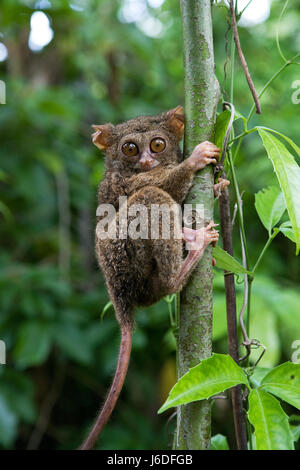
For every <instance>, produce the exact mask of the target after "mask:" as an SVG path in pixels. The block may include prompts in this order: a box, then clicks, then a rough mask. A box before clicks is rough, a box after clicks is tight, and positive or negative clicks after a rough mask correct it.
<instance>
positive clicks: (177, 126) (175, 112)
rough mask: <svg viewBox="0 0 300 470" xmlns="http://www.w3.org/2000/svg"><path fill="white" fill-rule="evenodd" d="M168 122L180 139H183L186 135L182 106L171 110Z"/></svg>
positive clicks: (167, 117) (167, 115) (167, 118)
mask: <svg viewBox="0 0 300 470" xmlns="http://www.w3.org/2000/svg"><path fill="white" fill-rule="evenodd" d="M166 120H167V121H168V124H169V125H170V126H171V128H172V129H173V131H174V133H175V134H176V135H177V137H178V139H179V140H180V139H182V137H183V133H184V109H183V107H182V106H177V108H174V109H171V110H170V111H168V112H167V114H166Z"/></svg>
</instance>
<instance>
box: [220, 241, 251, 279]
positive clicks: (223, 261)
mask: <svg viewBox="0 0 300 470" xmlns="http://www.w3.org/2000/svg"><path fill="white" fill-rule="evenodd" d="M213 257H214V258H215V259H216V262H217V268H221V269H225V270H226V271H230V272H232V273H235V274H247V273H248V274H250V272H249V271H247V270H246V269H245V268H244V267H243V266H242V265H241V264H240V263H239V262H238V261H237V260H236V259H234V258H233V257H232V256H230V255H229V254H228V253H227V252H226V251H224V250H223V249H222V248H221V247H220V246H216V247H215V248H213Z"/></svg>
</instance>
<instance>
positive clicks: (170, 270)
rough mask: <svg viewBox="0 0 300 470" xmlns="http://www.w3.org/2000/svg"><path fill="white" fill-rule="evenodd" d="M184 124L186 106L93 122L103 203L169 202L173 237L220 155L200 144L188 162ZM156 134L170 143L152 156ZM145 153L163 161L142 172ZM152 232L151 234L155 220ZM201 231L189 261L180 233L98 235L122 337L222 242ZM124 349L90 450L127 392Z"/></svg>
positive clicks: (99, 255)
mask: <svg viewBox="0 0 300 470" xmlns="http://www.w3.org/2000/svg"><path fill="white" fill-rule="evenodd" d="M183 121H184V119H183V109H182V108H181V107H177V108H176V109H174V110H171V111H169V112H167V113H163V114H161V115H158V116H140V117H138V118H136V119H132V120H130V121H127V122H124V123H122V124H118V125H116V126H113V125H112V124H106V125H103V126H94V128H95V130H96V132H95V134H93V142H94V143H95V145H97V146H98V147H99V148H100V149H105V153H106V168H107V169H106V173H105V177H104V179H103V181H102V182H101V183H100V185H99V190H98V203H99V204H103V203H110V204H113V206H114V207H115V208H116V209H117V210H118V209H119V200H118V199H119V196H128V207H130V206H131V205H132V204H143V205H145V206H146V207H147V209H149V211H150V206H151V204H159V205H163V204H166V205H168V206H169V207H173V208H175V215H174V217H172V218H171V230H170V232H171V234H174V230H173V228H174V224H178V223H180V221H179V218H178V216H177V214H176V212H178V209H179V205H180V204H182V202H183V201H184V199H185V197H186V195H187V192H188V190H189V188H190V187H191V185H192V181H193V176H194V174H195V172H196V171H197V170H199V169H201V168H203V167H204V166H206V165H207V164H209V163H215V162H216V160H215V158H214V156H217V155H218V154H219V150H218V149H217V150H216V148H213V147H215V146H213V144H210V143H208V142H205V143H203V144H201V145H200V146H197V147H196V148H195V150H194V152H193V154H192V156H191V157H189V158H188V159H187V160H185V161H182V154H181V151H180V146H179V141H180V139H181V137H182V135H183ZM157 137H159V138H162V139H164V140H165V142H166V148H165V150H164V151H163V152H161V153H160V154H159V153H155V154H154V152H153V153H152V152H151V149H150V142H151V141H152V139H154V138H157ZM125 142H134V143H135V144H136V145H137V146H138V148H139V155H138V156H137V157H136V158H132V157H126V155H124V153H123V152H122V145H123V144H124V143H125ZM198 147H199V148H198ZM142 154H143V155H146V154H147V158H148V157H149V158H150V159H151V158H153V159H155V161H156V163H157V162H159V164H157V166H155V167H153V168H152V169H150V170H148V171H143V169H142V168H139V167H137V162H138V161H140V160H141V156H140V155H142ZM118 220H119V214H118V213H117V222H118ZM117 225H118V224H117ZM211 229H212V231H211ZM148 230H149V233H150V230H151V224H150V222H149V226H148ZM203 234H204V235H205V236H204V243H203V244H202V245H201V246H200V245H199V248H196V249H195V250H194V251H192V252H191V253H190V254H189V255H188V257H187V258H186V259H185V260H184V259H183V241H182V240H181V239H178V238H175V237H174V236H171V238H170V239H163V238H159V239H151V238H149V239H147V240H143V239H138V240H132V239H130V238H127V239H125V240H123V239H119V238H117V239H105V240H100V239H97V237H96V253H97V258H98V261H99V265H100V267H101V269H102V271H103V274H104V277H105V281H106V285H107V289H108V292H109V295H110V298H111V300H112V302H113V305H114V308H115V313H116V317H117V319H118V321H119V323H120V326H121V331H122V338H124V335H125V336H126V335H127V333H128V329H129V330H130V331H132V327H133V312H134V308H135V307H136V306H140V305H151V304H153V303H154V302H157V301H158V300H160V299H161V298H162V297H163V296H165V295H167V294H170V293H173V292H176V291H178V290H180V289H181V288H182V286H183V285H184V283H185V282H186V280H187V278H188V276H189V274H190V272H191V270H192V269H193V267H194V266H195V264H196V262H197V261H198V260H199V258H200V256H201V255H202V253H203V251H204V249H205V247H206V246H207V244H208V243H210V242H212V241H215V240H216V236H217V235H216V231H215V230H213V225H210V226H209V228H208V229H207V230H206V229H204V232H203ZM124 332H125V333H124ZM122 341H123V340H122ZM122 348H123V350H122V351H123V355H124V358H125V359H123V358H122V357H121V356H122V355H121V354H120V356H119V363H118V369H117V375H118V377H119V376H120V377H121V376H122V378H121V379H119V380H117V375H116V376H115V379H114V382H113V386H112V388H111V391H110V394H109V396H108V399H107V401H106V403H105V405H104V407H103V410H102V412H101V413H100V415H99V417H98V419H97V422H96V424H95V426H94V428H93V430H92V432H91V434H90V436H89V438H88V439H87V441H86V442H85V444H84V445H83V447H82V448H83V449H89V448H91V447H92V445H93V444H94V442H95V440H96V438H97V436H98V435H99V433H100V432H101V430H102V429H103V426H104V424H105V423H106V421H107V420H108V417H109V415H110V413H111V411H112V409H113V406H114V404H115V402H116V400H117V397H118V394H119V393H120V391H121V387H122V384H123V381H124V379H125V373H124V371H125V372H126V370H127V366H128V360H129V354H130V345H128V347H127V348H126V345H125V346H124V341H123V342H122ZM120 370H121V371H122V374H121V373H120Z"/></svg>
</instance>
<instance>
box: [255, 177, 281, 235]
mask: <svg viewBox="0 0 300 470" xmlns="http://www.w3.org/2000/svg"><path fill="white" fill-rule="evenodd" d="M255 209H256V211H257V213H258V215H259V218H260V220H261V221H262V223H263V225H264V226H265V227H266V229H267V230H268V232H269V233H270V232H271V230H272V228H273V227H274V226H275V225H276V224H277V223H278V222H279V220H280V219H281V217H282V216H283V213H284V211H285V209H286V205H285V200H284V196H283V193H282V191H280V188H279V187H278V186H269V187H268V188H265V189H262V190H261V191H259V192H258V193H256V194H255Z"/></svg>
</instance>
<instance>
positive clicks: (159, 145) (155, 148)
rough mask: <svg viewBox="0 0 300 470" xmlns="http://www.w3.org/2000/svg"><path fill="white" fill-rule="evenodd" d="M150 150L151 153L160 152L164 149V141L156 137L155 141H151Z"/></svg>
mask: <svg viewBox="0 0 300 470" xmlns="http://www.w3.org/2000/svg"><path fill="white" fill-rule="evenodd" d="M150 148H151V150H152V152H155V153H157V152H162V151H163V150H165V148H166V141H165V140H164V139H161V138H160V137H157V138H156V139H153V140H151V144H150Z"/></svg>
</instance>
